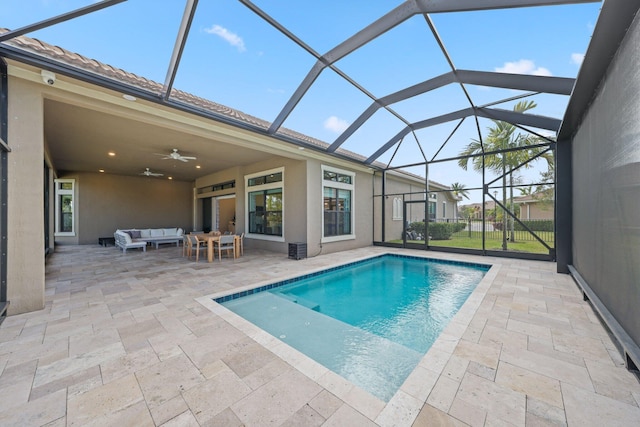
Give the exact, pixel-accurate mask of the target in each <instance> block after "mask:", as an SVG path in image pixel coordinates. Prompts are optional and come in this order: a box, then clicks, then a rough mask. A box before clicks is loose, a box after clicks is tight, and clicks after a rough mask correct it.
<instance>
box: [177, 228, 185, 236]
mask: <svg viewBox="0 0 640 427" xmlns="http://www.w3.org/2000/svg"><path fill="white" fill-rule="evenodd" d="M183 234H184V230H183V229H182V228H178V229H177V231H176V235H178V236H182V235H183Z"/></svg>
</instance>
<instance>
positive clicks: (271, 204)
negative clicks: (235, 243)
mask: <svg viewBox="0 0 640 427" xmlns="http://www.w3.org/2000/svg"><path fill="white" fill-rule="evenodd" d="M244 183H245V197H246V200H247V204H246V215H245V230H247V235H249V236H251V238H254V239H262V240H272V241H276V242H284V168H277V169H271V170H267V171H263V172H258V173H254V174H251V175H245V177H244Z"/></svg>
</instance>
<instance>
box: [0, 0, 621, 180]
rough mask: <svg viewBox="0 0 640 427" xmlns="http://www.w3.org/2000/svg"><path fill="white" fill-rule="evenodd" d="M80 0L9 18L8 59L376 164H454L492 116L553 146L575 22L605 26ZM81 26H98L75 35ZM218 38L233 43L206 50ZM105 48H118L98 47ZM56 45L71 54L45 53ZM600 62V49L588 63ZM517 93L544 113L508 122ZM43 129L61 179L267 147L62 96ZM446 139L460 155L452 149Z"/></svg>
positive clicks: (555, 3)
mask: <svg viewBox="0 0 640 427" xmlns="http://www.w3.org/2000/svg"><path fill="white" fill-rule="evenodd" d="M76 3H81V4H82V3H84V5H83V6H81V7H78V8H76V9H73V10H68V11H65V12H63V13H59V14H55V15H51V12H52V10H48V9H45V10H42V11H36V12H37V13H36V12H34V13H33V14H32V15H31V16H30V17H29V18H28V19H26V18H24V17H22V18H21V17H20V14H19V13H17V12H16V13H15V14H13V13H12V10H9V9H7V11H6V12H7V13H6V15H5V17H4V18H2V19H0V27H6V28H10V29H9V30H7V31H6V32H4V33H3V34H0V55H2V56H5V57H7V58H9V59H14V60H19V61H21V62H23V63H27V64H30V65H32V66H34V67H38V68H42V69H49V70H51V71H54V72H56V73H60V74H61V75H63V76H68V77H73V78H77V79H79V80H82V81H84V82H89V83H92V84H97V85H100V86H102V87H105V88H107V89H110V90H114V91H117V92H119V93H122V94H123V95H129V96H133V97H135V98H137V99H140V100H142V101H149V102H152V103H155V104H159V105H162V106H167V107H171V108H175V109H177V110H181V111H186V112H191V113H194V114H197V115H199V116H203V117H206V118H210V119H213V120H217V121H220V122H223V123H225V124H230V125H233V126H237V127H240V128H242V129H246V130H249V131H252V132H256V133H259V134H262V135H264V136H270V137H273V138H275V139H278V140H281V141H285V142H287V143H291V144H293V145H294V146H299V147H304V148H309V149H312V150H317V151H321V152H324V153H327V154H329V155H333V156H336V157H340V158H349V159H350V160H355V161H358V162H361V163H363V164H364V165H367V166H368V165H371V166H373V167H375V168H381V167H385V166H390V167H397V166H398V165H406V164H414V163H416V162H420V161H425V162H426V161H432V160H434V159H442V158H447V157H454V156H455V155H456V153H457V152H458V151H459V148H460V147H461V146H462V144H465V143H467V142H468V141H469V138H477V139H482V137H483V136H482V129H483V128H484V127H486V124H487V123H490V122H489V120H492V119H495V120H503V121H507V122H510V123H513V124H515V125H517V126H518V127H520V128H521V129H523V130H526V131H528V132H531V133H534V134H536V135H542V136H546V137H549V138H554V137H555V135H556V133H557V132H558V130H559V129H560V127H561V125H562V123H563V118H564V117H565V115H566V114H567V111H566V109H567V105H568V103H569V96H570V95H571V94H572V92H573V91H574V84H575V81H576V80H575V79H576V77H577V75H578V72H579V70H580V67H579V65H574V66H573V67H566V66H565V65H566V64H564V63H562V64H560V62H561V61H565V62H567V63H568V62H569V58H568V53H570V52H573V51H576V52H582V53H583V54H584V52H586V49H587V46H588V44H589V42H590V38H591V36H592V34H591V33H590V32H589V31H588V30H587V28H586V25H585V23H584V22H583V21H581V19H584V17H585V16H588V17H590V21H589V23H590V24H591V25H592V26H593V27H595V23H596V20H597V19H598V15H599V13H600V10H599V5H598V3H600V2H598V1H595V0H446V1H445V0H431V1H429V0H409V1H404V2H401V1H395V2H389V1H385V2H353V4H351V2H348V3H349V5H345V4H344V3H343V2H338V3H333V2H316V3H313V4H308V5H307V4H305V5H304V8H301V6H300V4H299V2H278V4H273V3H272V2H267V1H253V2H252V1H248V0H239V1H238V2H237V3H236V2H234V3H232V2H222V3H224V6H220V5H219V4H218V3H219V2H212V3H216V4H215V5H214V4H210V3H209V2H198V1H197V0H187V1H186V2H185V3H184V5H181V6H180V7H179V8H178V7H176V5H175V4H171V5H164V4H163V7H162V8H157V5H155V4H154V5H153V6H150V5H145V4H144V2H140V1H134V0H131V1H129V2H127V1H123V0H105V1H101V2H95V3H94V2H88V1H84V2H83V1H80V2H76ZM150 8H153V10H151V9H150ZM331 8H334V9H335V10H332V9H331ZM567 8H569V9H570V10H569V13H567V11H568V9H567ZM156 9H158V10H156ZM292 11H293V13H292ZM560 11H562V12H563V13H562V21H558V20H557V18H556V16H559V15H560V14H559V13H557V12H560ZM572 11H575V15H576V16H580V18H576V22H570V19H569V18H570V17H571V16H572V15H573V13H572ZM145 12H146V14H145ZM178 12H179V13H178ZM622 13H624V11H622ZM14 15H15V16H14ZM40 15H41V16H40ZM345 15H346V16H345ZM179 16H181V17H182V18H181V19H178V18H177V17H179ZM34 21H37V22H34ZM122 21H125V22H129V23H135V26H132V25H129V26H127V25H123V22H122ZM518 21H519V22H518ZM216 22H221V23H227V24H226V25H227V26H228V27H230V28H231V27H233V28H237V30H236V31H238V33H241V32H244V31H246V32H248V31H249V30H248V28H249V27H251V29H252V31H253V30H255V33H254V38H253V39H252V40H251V42H252V43H254V44H255V45H256V46H255V48H254V47H253V46H250V44H249V43H250V40H246V41H245V40H243V39H242V37H240V35H238V34H236V33H233V32H231V31H230V30H229V29H228V28H226V27H223V26H222V25H218V24H215V23H216ZM105 23H106V24H105ZM212 24H215V25H212ZM514 24H515V26H514ZM87 25H88V26H92V25H93V26H98V25H102V27H97V28H95V29H94V30H93V31H88V32H85V33H80V31H87V30H86V27H85V26H87ZM104 25H109V31H105V30H106V28H104ZM496 25H503V26H504V27H503V28H495V26H496ZM581 26H584V28H582V29H580V30H578V31H582V32H583V34H581V38H582V44H581V45H573V46H567V45H565V44H563V34H567V32H568V31H577V30H576V28H580V27H581ZM593 27H592V28H591V30H592V29H593ZM115 28H118V30H117V31H115V32H114V29H115ZM514 28H519V29H521V31H518V32H514V30H513V29H514ZM83 29H84V30H83ZM79 34H82V37H78V36H79ZM167 34H172V36H171V37H167ZM208 34H216V35H218V36H220V37H221V38H222V39H224V40H225V41H226V42H228V43H229V44H230V45H231V47H232V49H229V48H228V47H229V46H219V45H216V44H215V43H213V42H212V41H211V40H209V41H208V42H207V44H202V43H201V40H200V39H205V38H206V37H207V35H208ZM460 34H463V36H464V37H460ZM23 36H27V37H29V38H34V39H38V40H42V41H43V42H44V43H43V44H38V45H36V44H34V43H31V42H30V41H26V42H25V39H24V37H23ZM256 36H259V37H261V38H262V39H263V40H258V39H256V38H255V37H256ZM169 39H170V40H171V43H168V40H169ZM109 43H110V44H112V45H113V46H114V47H115V49H113V50H112V51H108V50H105V49H104V46H105V44H109ZM123 43H125V44H123ZM50 44H51V45H59V46H61V47H62V48H65V49H66V50H62V49H61V50H62V51H63V52H64V53H65V54H63V55H59V54H58V55H54V53H55V52H52V51H51V49H43V48H42V46H45V45H46V46H49V47H50V46H51V45H50ZM119 44H120V45H119ZM541 45H542V46H543V47H544V50H545V51H546V52H547V55H545V57H544V59H537V61H539V62H540V63H543V65H546V66H554V65H555V66H557V68H558V69H559V70H560V71H559V72H558V73H561V74H562V75H558V76H557V75H556V73H555V72H552V71H550V70H548V69H546V68H544V66H543V65H538V63H535V64H533V66H532V64H528V63H527V61H528V59H527V58H531V57H532V55H533V53H531V52H530V51H531V49H533V48H534V47H535V48H536V49H539V48H540V46H541ZM118 46H119V47H118ZM225 47H226V49H225ZM270 47H273V49H271V48H270ZM261 48H264V49H265V50H264V51H261V50H260V49H261ZM56 49H59V48H56ZM267 49H269V50H267ZM71 52H78V53H79V54H80V55H82V56H80V58H81V59H83V60H82V61H81V60H78V59H77V58H78V57H79V56H78V55H76V56H75V57H74V54H72V53H71ZM114 52H115V53H114ZM246 52H249V53H251V54H252V56H251V57H250V58H247V57H248V56H249V55H248V54H245V53H246ZM496 52H502V54H501V55H497V56H495V53H496ZM536 52H537V53H536V54H539V50H536ZM494 56H495V57H494ZM266 57H268V60H266V59H265V60H263V59H262V58H266ZM70 58H72V59H73V60H72V59H70ZM87 58H93V59H95V61H91V60H89V61H87V60H86V59H87ZM487 59H490V60H487ZM598 59H599V58H597V52H596V54H594V57H593V58H588V57H587V58H585V62H587V61H590V63H596V62H597V61H598ZM96 61H98V62H97V64H100V65H99V66H96V65H95V64H96ZM510 61H514V62H510ZM518 61H520V62H518ZM105 64H109V66H105ZM247 64H249V65H250V64H253V65H254V67H253V68H251V67H247ZM363 64H364V66H363ZM507 64H511V65H514V64H515V65H516V66H515V67H511V68H510V67H509V66H508V65H507ZM502 65H504V67H500V66H502ZM561 65H562V66H561ZM113 67H116V68H113ZM518 67H520V68H521V71H520V72H518ZM522 67H524V68H522ZM583 67H584V63H583ZM118 69H122V70H126V71H127V72H128V73H122V72H119V70H118ZM149 70H151V71H149ZM416 70H417V72H416ZM580 72H581V73H582V72H583V71H580ZM132 73H135V74H132ZM345 97H346V98H345ZM345 99H346V100H347V101H345ZM523 99H524V100H532V101H534V102H536V104H537V105H538V107H537V108H536V109H535V110H533V111H532V112H529V113H516V112H514V111H513V106H514V105H515V103H516V102H518V101H520V100H523ZM198 100H212V101H215V104H214V103H206V102H205V103H202V102H197V101H198ZM45 127H46V129H45V132H46V137H47V141H48V144H49V146H50V147H51V152H52V158H53V160H54V163H55V165H56V167H57V168H59V169H61V170H76V171H84V170H86V171H96V170H98V169H102V168H104V166H103V165H104V164H105V163H104V153H105V151H107V150H109V151H110V150H117V151H121V152H122V155H123V156H122V157H123V159H121V160H122V163H119V164H118V166H117V169H116V170H113V173H119V174H128V175H136V174H140V173H141V172H142V170H144V168H145V167H149V168H151V170H160V171H161V172H165V171H166V170H167V168H166V167H165V165H166V164H167V163H171V164H172V166H171V168H172V169H173V171H174V172H175V173H174V174H173V175H174V176H175V179H182V180H192V179H195V178H196V177H197V176H202V175H204V174H206V173H212V172H215V171H217V170H222V169H225V168H228V167H229V165H234V166H235V165H243V164H249V163H252V162H255V161H257V160H259V159H261V158H264V156H265V151H264V150H263V149H261V148H259V147H256V148H258V150H253V149H251V148H247V147H233V146H231V145H228V144H225V143H223V142H220V141H215V140H211V139H210V138H205V137H202V136H195V135H188V134H184V133H180V132H176V131H172V130H170V129H163V128H157V127H154V126H152V125H151V124H149V123H144V122H140V121H136V120H134V119H131V118H127V117H122V116H110V115H108V114H107V115H105V114H104V113H102V112H99V111H98V110H91V109H88V108H82V107H80V106H75V105H71V104H66V103H64V102H59V101H55V100H47V101H46V102H45ZM125 129H126V131H124V130H125ZM86 141H91V144H87V143H86ZM447 144H448V145H450V146H451V149H450V150H447V149H444V150H443V147H445V146H446V145H447ZM110 147H113V148H110ZM172 148H178V149H179V150H180V152H181V154H183V155H185V156H194V157H197V158H198V159H197V161H194V162H193V163H191V162H190V163H184V164H183V162H174V161H169V160H162V159H161V156H159V155H158V154H159V153H166V154H168V153H169V152H170V150H171V149H172ZM196 163H197V164H199V165H200V166H201V168H200V169H198V170H196V169H195V165H196ZM187 165H188V167H187ZM141 168H142V169H141ZM166 173H170V172H166Z"/></svg>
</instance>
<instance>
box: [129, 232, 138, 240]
mask: <svg viewBox="0 0 640 427" xmlns="http://www.w3.org/2000/svg"><path fill="white" fill-rule="evenodd" d="M129 234H130V235H131V238H132V239H139V238H140V230H131V232H130V233H129Z"/></svg>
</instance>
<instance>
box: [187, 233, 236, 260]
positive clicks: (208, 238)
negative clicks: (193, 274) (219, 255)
mask: <svg viewBox="0 0 640 427" xmlns="http://www.w3.org/2000/svg"><path fill="white" fill-rule="evenodd" d="M195 236H196V237H197V238H198V240H200V241H201V242H207V261H209V262H213V259H214V258H215V253H214V250H213V249H214V247H215V242H216V241H218V240H220V236H221V235H220V234H196V235H195ZM233 237H234V243H235V244H234V246H235V253H234V254H233V257H234V258H239V257H240V236H238V235H237V234H234V236H233Z"/></svg>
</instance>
